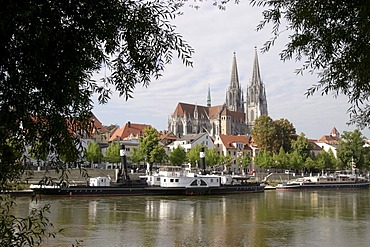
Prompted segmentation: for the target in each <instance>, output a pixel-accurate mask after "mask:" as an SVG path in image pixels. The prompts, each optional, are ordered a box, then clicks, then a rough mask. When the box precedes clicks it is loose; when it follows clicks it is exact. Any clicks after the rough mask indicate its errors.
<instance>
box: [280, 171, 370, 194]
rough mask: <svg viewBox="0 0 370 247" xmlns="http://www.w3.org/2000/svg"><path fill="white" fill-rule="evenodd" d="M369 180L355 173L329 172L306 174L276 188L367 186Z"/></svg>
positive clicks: (304, 188) (300, 188)
mask: <svg viewBox="0 0 370 247" xmlns="http://www.w3.org/2000/svg"><path fill="white" fill-rule="evenodd" d="M369 185H370V183H369V180H368V179H367V178H365V177H360V176H358V175H356V174H331V175H328V176H325V175H318V176H308V177H302V178H298V179H296V180H292V181H288V182H287V183H280V184H278V185H277V186H276V190H302V189H303V190H306V189H337V188H369Z"/></svg>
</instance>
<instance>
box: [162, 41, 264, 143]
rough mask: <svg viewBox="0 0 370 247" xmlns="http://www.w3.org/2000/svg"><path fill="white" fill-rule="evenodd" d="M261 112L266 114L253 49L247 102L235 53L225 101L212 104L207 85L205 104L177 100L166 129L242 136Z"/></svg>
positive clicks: (212, 134) (176, 132)
mask: <svg viewBox="0 0 370 247" xmlns="http://www.w3.org/2000/svg"><path fill="white" fill-rule="evenodd" d="M244 106H245V107H244ZM261 115H267V100H266V92H265V86H264V84H263V82H262V80H261V76H260V70H259V64H258V57H257V49H256V48H255V56H254V62H253V73H252V79H251V80H250V82H249V85H248V87H247V93H246V101H245V100H244V94H243V90H242V87H241V84H240V82H239V76H238V68H237V63H236V55H235V53H234V56H233V61H232V66H231V79H230V84H229V87H228V88H227V91H226V99H225V102H224V104H222V105H216V106H212V104H211V90H210V87H208V95H207V106H200V105H193V104H187V103H181V102H180V103H178V105H177V107H176V109H175V111H174V112H173V114H172V115H171V116H170V117H169V119H168V130H169V131H171V132H172V133H173V134H175V135H178V136H182V135H187V134H197V133H201V132H208V134H209V135H211V136H216V135H221V134H223V135H245V134H249V133H250V131H251V129H252V127H253V122H254V120H255V119H256V118H258V117H259V116H261Z"/></svg>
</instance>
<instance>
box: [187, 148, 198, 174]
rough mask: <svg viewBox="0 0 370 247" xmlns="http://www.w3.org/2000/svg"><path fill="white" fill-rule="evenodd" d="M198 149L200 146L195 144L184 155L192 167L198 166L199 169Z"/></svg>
mask: <svg viewBox="0 0 370 247" xmlns="http://www.w3.org/2000/svg"><path fill="white" fill-rule="evenodd" d="M200 148H201V146H200V145H199V144H197V145H195V146H194V147H192V148H191V149H190V150H189V151H188V152H187V153H186V160H187V161H188V162H189V163H190V164H191V166H192V167H196V166H198V168H199V164H200Z"/></svg>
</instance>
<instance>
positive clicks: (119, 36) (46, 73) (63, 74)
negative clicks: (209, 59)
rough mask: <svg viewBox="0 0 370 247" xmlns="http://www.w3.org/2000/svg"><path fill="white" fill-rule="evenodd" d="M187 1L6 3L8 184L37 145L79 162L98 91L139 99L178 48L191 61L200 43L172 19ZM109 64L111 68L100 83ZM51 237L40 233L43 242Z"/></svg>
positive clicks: (3, 76) (2, 49) (0, 155)
mask: <svg viewBox="0 0 370 247" xmlns="http://www.w3.org/2000/svg"><path fill="white" fill-rule="evenodd" d="M182 5H183V4H182V3H181V2H178V1H167V2H164V1H159V0H158V1H157V0H154V1H121V0H105V1H85V0H81V1H72V2H71V1H69V2H64V1H62V2H60V1H50V0H41V1H37V2H34V1H19V2H15V1H5V2H3V3H2V6H3V7H2V8H1V9H0V15H1V17H2V18H1V19H0V33H1V38H0V43H1V45H0V54H1V56H0V95H1V99H0V122H1V128H0V174H1V175H0V179H1V181H0V184H1V186H4V187H5V186H6V185H7V184H8V183H9V182H12V181H14V180H18V179H19V178H20V177H21V175H22V173H23V171H24V166H23V163H24V161H25V158H22V157H21V158H19V157H16V156H17V153H21V154H22V153H25V147H32V146H34V144H35V143H40V145H41V146H42V147H40V149H42V150H47V153H51V154H58V155H56V156H55V160H52V162H53V163H54V164H55V165H56V166H57V165H59V164H63V163H62V162H60V159H61V157H66V158H68V157H72V158H68V160H77V157H78V154H79V153H81V151H82V150H81V149H82V148H81V144H80V143H79V138H80V137H81V136H84V135H88V134H89V133H91V126H92V125H91V121H90V118H91V109H92V103H93V101H92V96H93V95H97V98H98V101H99V102H100V103H106V102H107V101H108V100H109V98H110V95H111V93H112V91H111V90H115V91H117V92H118V94H119V95H120V96H124V97H125V98H126V99H128V98H130V97H132V93H133V90H134V88H135V86H136V85H138V84H139V85H144V86H148V85H149V83H150V80H151V79H153V78H155V79H157V78H159V77H160V76H161V73H162V72H163V71H164V68H165V65H167V64H168V63H170V62H171V61H172V58H173V53H174V52H175V53H176V54H177V56H178V57H179V58H180V59H181V60H182V61H183V63H185V64H186V65H191V61H190V56H191V54H192V52H193V50H192V48H191V47H190V46H189V45H188V44H187V43H186V42H185V41H184V40H183V39H182V37H181V36H180V35H179V34H178V33H177V32H176V27H175V26H173V25H171V24H170V20H173V19H174V18H176V17H177V16H178V14H179V8H180V7H181V6H182ZM103 66H104V67H105V68H106V70H108V71H109V72H111V73H108V75H107V76H104V77H102V78H101V81H100V82H99V83H98V82H96V81H93V80H92V79H91V78H92V75H93V74H94V73H95V72H98V71H99V70H100V69H102V67H103ZM9 142H12V144H11V145H9ZM77 144H78V145H77ZM57 168H58V167H57ZM61 168H62V169H64V166H62V167H61ZM63 174H66V173H62V175H63ZM62 175H61V176H62ZM61 179H63V177H61ZM1 191H3V190H1ZM2 209H3V207H2V208H1V210H2ZM39 212H40V213H41V212H42V211H39ZM2 220H3V218H2ZM33 220H34V219H33V218H31V219H30V222H34V221H33ZM35 222H36V221H35ZM2 225H4V222H2ZM7 229H9V230H10V233H9V234H8V235H2V237H4V238H3V239H2V241H7V239H5V237H7V238H9V239H10V238H11V237H14V236H19V235H17V233H19V232H20V231H17V229H16V228H7ZM12 233H14V234H12ZM29 236H30V237H31V235H29ZM44 236H45V234H43V232H40V233H39V234H36V235H35V241H36V239H39V238H42V237H44ZM19 238H20V237H19ZM31 238H32V237H31ZM40 242H41V240H40ZM37 244H38V240H37V242H35V243H34V244H30V245H37ZM4 246H10V245H4Z"/></svg>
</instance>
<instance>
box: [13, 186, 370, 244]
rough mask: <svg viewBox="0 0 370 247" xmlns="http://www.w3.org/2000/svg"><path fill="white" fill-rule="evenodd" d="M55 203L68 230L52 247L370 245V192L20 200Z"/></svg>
mask: <svg viewBox="0 0 370 247" xmlns="http://www.w3.org/2000/svg"><path fill="white" fill-rule="evenodd" d="M16 201H17V208H16V209H15V210H16V211H15V212H16V214H17V215H20V216H22V215H25V214H27V213H28V212H29V210H30V208H32V207H38V206H40V205H42V204H44V203H49V204H51V210H52V212H51V214H50V215H49V218H50V220H51V221H52V222H53V224H54V225H55V227H56V228H57V229H64V230H63V231H62V233H61V234H59V235H58V236H57V237H56V238H55V239H53V238H51V239H48V240H47V241H46V242H45V246H58V247H59V246H72V244H74V243H75V240H83V242H82V243H83V245H84V246H104V247H110V246H112V247H113V246H161V247H164V246H256V247H257V246H258V247H259V246H261V247H263V246H320V247H322V246H336V247H340V246H343V247H344V246H369V245H370V191H369V190H368V189H358V190H356V189H354V190H351V189H349V190H343V191H338V190H333V191H293V192H289V191H281V192H280V191H265V192H264V193H255V194H240V195H227V196H204V197H198V196H194V197H155V196H150V197H149V196H145V197H144V196H133V197H101V198H91V197H89V198H86V197H82V198H43V199H42V200H41V202H39V203H37V204H36V203H34V202H30V199H29V198H28V197H19V198H17V199H16Z"/></svg>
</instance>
